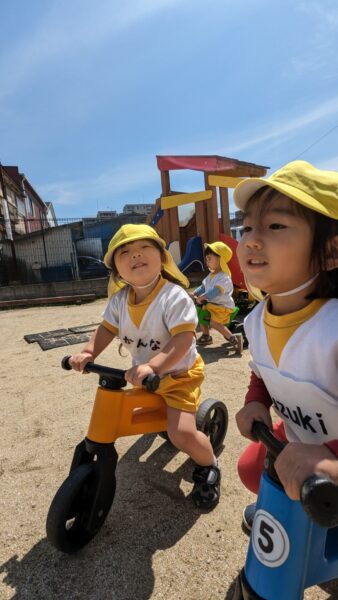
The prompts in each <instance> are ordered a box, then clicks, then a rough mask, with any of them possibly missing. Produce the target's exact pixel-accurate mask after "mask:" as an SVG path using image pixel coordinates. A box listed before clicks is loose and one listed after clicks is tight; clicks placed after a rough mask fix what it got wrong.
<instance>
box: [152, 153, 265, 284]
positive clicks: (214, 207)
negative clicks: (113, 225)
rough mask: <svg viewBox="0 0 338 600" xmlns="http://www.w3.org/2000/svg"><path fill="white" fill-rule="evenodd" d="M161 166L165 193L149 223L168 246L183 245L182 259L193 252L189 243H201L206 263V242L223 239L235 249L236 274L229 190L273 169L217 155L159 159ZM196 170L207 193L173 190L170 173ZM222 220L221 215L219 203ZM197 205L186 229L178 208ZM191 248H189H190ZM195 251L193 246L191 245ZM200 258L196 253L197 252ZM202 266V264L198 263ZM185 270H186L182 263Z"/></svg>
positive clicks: (236, 269)
mask: <svg viewBox="0 0 338 600" xmlns="http://www.w3.org/2000/svg"><path fill="white" fill-rule="evenodd" d="M156 158H157V166H158V168H159V170H160V172H161V187H162V193H161V196H160V198H158V199H157V200H156V203H155V208H154V210H153V213H152V214H151V215H150V218H149V223H150V224H151V225H152V226H153V227H154V228H155V229H156V230H157V232H158V233H159V235H160V236H161V237H162V238H163V239H165V240H166V242H167V243H168V244H173V243H176V244H177V245H179V248H180V253H181V256H182V257H183V256H184V255H185V256H186V254H187V251H190V247H189V244H190V245H191V242H194V241H197V240H198V242H199V245H200V254H201V255H200V257H199V258H200V260H201V261H203V254H202V248H203V244H204V243H206V242H207V243H208V242H214V241H215V240H222V241H224V242H225V243H227V244H228V245H230V247H231V248H232V249H233V250H234V257H233V259H232V261H233V264H232V265H231V264H229V266H230V269H231V271H232V273H233V274H234V271H236V272H238V271H239V265H238V261H237V259H236V254H235V250H236V246H237V242H236V241H235V240H233V238H232V236H231V229H230V211H229V196H228V189H229V188H234V187H236V185H237V184H238V183H239V182H240V181H241V180H242V179H243V178H246V177H264V176H265V175H266V173H267V170H268V168H269V167H266V166H262V165H256V164H254V163H248V162H244V161H241V160H236V159H234V158H226V157H224V156H216V155H198V156H157V157H156ZM177 169H180V170H183V169H187V170H194V171H200V172H202V173H203V174H204V188H205V189H204V190H202V191H198V192H192V193H180V192H177V191H173V190H172V189H171V186H170V171H172V170H177ZM217 197H219V204H220V212H221V215H220V217H219V216H218V202H217ZM192 203H194V204H195V214H194V216H193V217H192V218H191V219H190V221H189V222H188V224H187V225H185V226H184V227H182V226H180V224H179V216H178V207H179V206H183V205H185V204H192ZM187 245H188V248H187ZM191 248H192V246H191ZM195 257H196V253H195ZM195 262H196V263H197V264H198V263H199V262H200V261H199V260H195ZM179 266H180V268H181V270H183V271H184V270H185V267H186V264H185V265H184V268H182V267H183V265H182V263H181V264H180V265H179ZM236 279H237V282H236V285H238V286H239V287H242V284H243V281H242V279H243V278H242V276H241V274H240V273H239V272H238V275H237V276H235V277H233V280H234V283H235V280H236Z"/></svg>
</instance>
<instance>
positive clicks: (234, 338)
mask: <svg viewBox="0 0 338 600" xmlns="http://www.w3.org/2000/svg"><path fill="white" fill-rule="evenodd" d="M210 327H213V328H214V329H216V330H217V331H219V333H221V334H222V336H223V337H224V338H225V339H226V340H227V341H228V342H230V344H231V345H232V346H234V348H235V350H236V351H237V352H238V354H241V353H242V350H243V336H242V334H240V333H239V334H235V335H233V334H232V333H231V331H230V329H228V328H227V327H226V326H225V325H222V323H217V321H213V319H211V321H210Z"/></svg>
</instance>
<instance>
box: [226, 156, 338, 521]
mask: <svg viewBox="0 0 338 600" xmlns="http://www.w3.org/2000/svg"><path fill="white" fill-rule="evenodd" d="M234 201H235V204H236V205H237V207H238V208H240V209H241V210H242V211H243V212H244V223H243V236H242V238H241V241H240V243H239V245H238V251H237V254H238V258H239V262H240V265H241V269H242V271H243V273H244V275H245V277H246V280H247V283H248V285H249V286H250V287H251V288H252V290H253V291H254V290H256V292H258V293H259V294H260V298H261V299H262V298H263V300H262V301H261V302H259V303H258V304H257V305H256V307H255V308H254V310H253V311H252V312H251V313H250V314H249V315H248V317H247V318H246V320H245V323H244V327H245V332H246V335H247V337H248V340H249V348H250V351H251V355H252V361H251V363H250V366H251V369H252V372H251V380H250V385H249V390H248V392H247V395H246V399H245V406H244V408H242V409H241V410H240V411H239V413H238V414H237V416H236V420H237V425H238V428H239V430H240V432H241V434H242V435H243V436H245V437H247V438H249V439H251V440H253V439H254V438H253V436H252V433H251V429H252V424H253V422H254V421H262V422H264V423H265V424H266V425H267V426H268V427H269V428H270V429H274V431H275V434H276V436H277V437H279V439H281V440H282V441H284V442H288V443H287V444H286V446H285V448H284V449H283V451H282V452H281V453H280V455H279V457H278V458H277V460H276V462H275V468H276V471H277V474H278V476H279V478H280V481H281V483H282V484H283V486H284V488H285V491H286V493H287V495H288V496H289V497H290V498H291V499H294V500H297V499H299V493H300V487H301V485H302V483H303V482H304V480H305V479H306V478H307V477H309V476H311V475H313V474H324V475H326V476H328V477H329V478H331V479H332V480H333V481H335V482H336V483H338V460H337V459H338V173H337V172H336V171H324V170H319V169H316V168H315V167H314V166H312V165H311V164H309V163H307V162H305V161H294V162H291V163H288V164H287V165H285V166H284V167H282V168H281V169H279V170H278V171H276V172H275V173H273V174H272V175H271V176H270V177H268V178H267V179H260V178H250V179H247V180H244V181H243V182H241V183H240V184H239V185H238V186H237V187H236V188H235V191H234ZM271 407H273V409H274V411H275V412H276V413H277V415H278V416H279V417H280V421H279V422H278V423H276V424H275V425H274V426H272V421H271V416H270V408H271ZM265 454H266V453H265V449H264V447H263V446H262V444H257V443H253V444H251V445H250V446H249V447H248V448H247V449H246V450H245V451H244V453H243V454H242V456H241V457H240V460H239V463H238V470H239V475H240V477H241V479H242V481H243V483H244V485H246V487H248V488H249V489H250V490H251V491H253V492H256V493H257V491H258V486H259V480H260V475H261V473H262V469H263V463H264V459H265ZM254 512H255V505H249V506H248V507H247V508H246V509H245V511H244V514H243V524H244V526H245V527H246V528H247V529H250V528H251V525H252V520H253V516H254Z"/></svg>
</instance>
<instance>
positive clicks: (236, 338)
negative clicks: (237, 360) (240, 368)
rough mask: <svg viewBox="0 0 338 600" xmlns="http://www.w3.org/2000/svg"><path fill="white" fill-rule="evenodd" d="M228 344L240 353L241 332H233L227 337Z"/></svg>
mask: <svg viewBox="0 0 338 600" xmlns="http://www.w3.org/2000/svg"><path fill="white" fill-rule="evenodd" d="M228 342H229V344H231V345H232V346H233V348H234V349H235V350H236V352H237V354H239V355H241V354H242V352H243V336H242V334H241V333H235V334H234V335H232V336H231V337H230V338H229V339H228Z"/></svg>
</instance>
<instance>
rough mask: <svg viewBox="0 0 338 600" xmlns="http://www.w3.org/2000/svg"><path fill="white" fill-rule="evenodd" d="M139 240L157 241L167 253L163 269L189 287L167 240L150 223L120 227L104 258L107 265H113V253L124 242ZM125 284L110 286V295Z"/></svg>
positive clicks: (165, 253) (128, 224)
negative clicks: (167, 246) (168, 248)
mask: <svg viewBox="0 0 338 600" xmlns="http://www.w3.org/2000/svg"><path fill="white" fill-rule="evenodd" d="M137 240H153V241H154V242H156V243H157V244H158V245H159V247H160V248H162V249H163V251H164V255H165V261H164V263H163V267H162V268H163V271H164V272H165V273H168V275H171V276H172V277H174V278H175V279H177V280H178V281H179V282H180V283H181V284H182V285H183V287H185V288H188V287H189V285H190V283H189V280H188V279H187V277H186V276H185V275H183V273H182V272H181V271H180V270H179V268H178V267H177V265H176V264H175V262H174V259H173V257H172V256H171V254H170V252H168V250H167V249H166V243H165V241H164V240H163V239H162V238H160V236H159V235H158V233H157V231H155V229H153V227H150V225H145V224H143V223H141V224H134V223H127V224H126V225H122V227H120V229H118V231H117V232H116V233H115V235H113V237H112V239H111V240H110V242H109V246H108V250H107V252H106V254H105V256H104V259H103V260H104V263H105V265H106V267H108V269H110V268H111V267H112V261H113V255H114V252H115V251H116V250H117V248H119V247H120V246H123V245H124V244H130V243H131V242H136V241H137ZM123 285H124V284H123V283H120V282H118V283H116V284H115V286H116V289H115V287H114V286H110V288H109V290H110V292H109V295H112V294H113V293H116V292H117V291H119V290H120V289H121V288H122V287H123Z"/></svg>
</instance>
